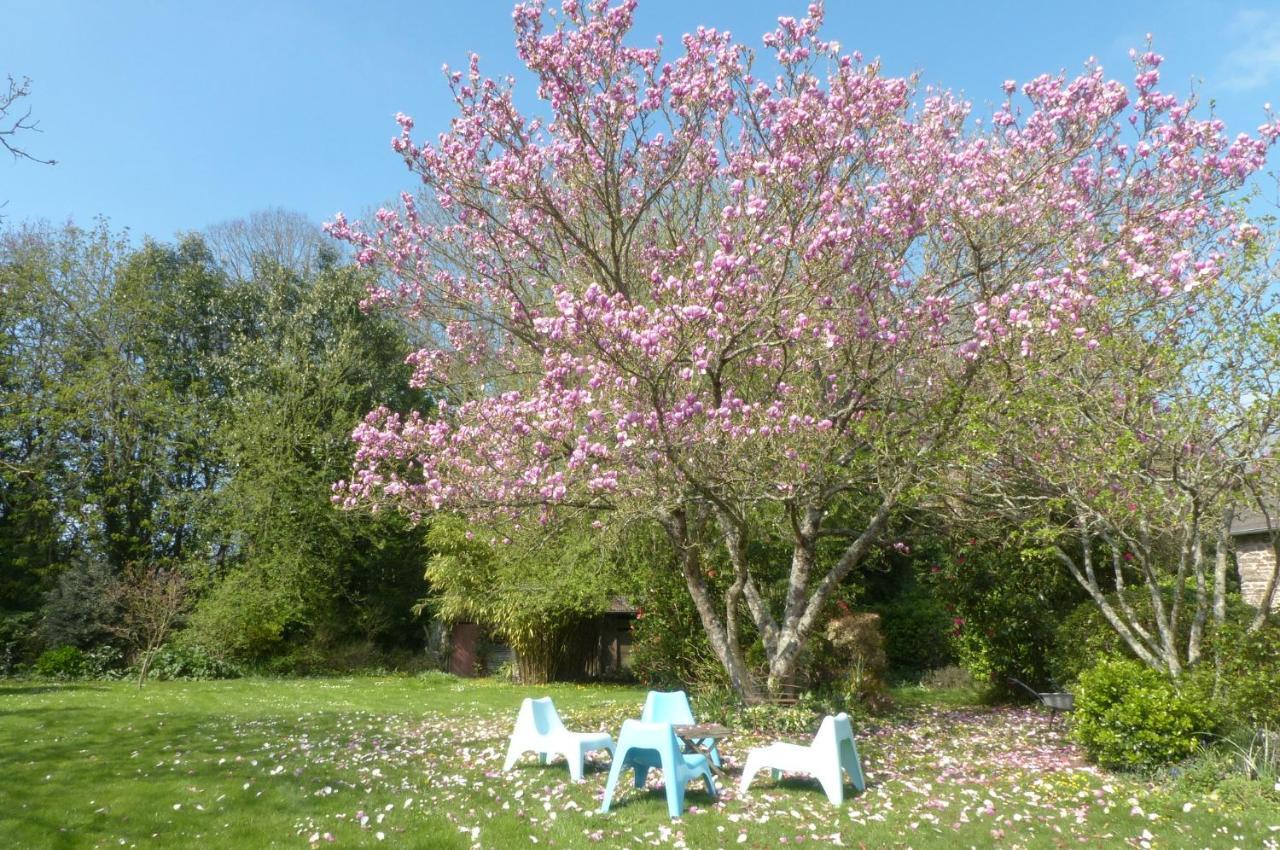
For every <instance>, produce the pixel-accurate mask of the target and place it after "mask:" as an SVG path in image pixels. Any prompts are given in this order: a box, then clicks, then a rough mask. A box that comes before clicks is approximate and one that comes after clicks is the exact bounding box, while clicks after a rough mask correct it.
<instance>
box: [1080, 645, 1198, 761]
mask: <svg viewBox="0 0 1280 850" xmlns="http://www.w3.org/2000/svg"><path fill="white" fill-rule="evenodd" d="M1181 688H1182V689H1181V690H1179V688H1178V687H1176V686H1175V683H1174V682H1172V681H1171V680H1170V679H1168V678H1167V677H1165V676H1164V675H1162V674H1160V673H1159V672H1157V671H1155V670H1152V669H1151V668H1150V667H1147V666H1146V665H1144V664H1141V663H1140V662H1137V661H1133V660H1130V659H1127V658H1109V659H1104V660H1102V661H1101V662H1099V663H1098V664H1097V665H1095V666H1094V667H1092V668H1090V669H1089V670H1086V671H1085V672H1083V673H1082V674H1081V675H1080V678H1079V681H1078V683H1077V685H1076V690H1075V696H1076V700H1075V709H1076V710H1075V715H1074V718H1073V723H1072V729H1071V733H1072V736H1073V737H1074V738H1075V740H1076V741H1077V742H1079V743H1080V745H1081V746H1082V747H1084V750H1085V752H1086V753H1088V755H1089V757H1090V758H1091V759H1093V760H1094V761H1096V762H1097V763H1098V764H1100V765H1102V766H1104V767H1109V768H1115V769H1121V770H1138V769H1147V768H1152V767H1157V766H1159V765H1162V764H1168V763H1170V762H1175V761H1178V760H1180V759H1184V758H1186V757H1188V756H1190V755H1191V754H1192V753H1194V752H1195V751H1196V750H1197V749H1198V748H1199V746H1200V741H1201V739H1202V738H1204V737H1205V736H1206V735H1209V734H1211V733H1212V732H1213V731H1214V729H1215V728H1216V727H1217V725H1218V718H1217V716H1216V713H1215V709H1214V706H1213V703H1212V701H1211V699H1210V698H1209V693H1208V690H1207V689H1205V688H1204V687H1202V686H1201V684H1200V683H1198V682H1196V681H1185V682H1183V683H1182V684H1181Z"/></svg>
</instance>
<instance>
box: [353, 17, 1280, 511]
mask: <svg viewBox="0 0 1280 850" xmlns="http://www.w3.org/2000/svg"><path fill="white" fill-rule="evenodd" d="M634 9H635V2H634V0H627V2H621V3H619V4H617V5H614V6H610V5H608V3H607V2H605V0H591V2H589V3H585V4H584V3H581V2H576V0H567V2H565V3H564V4H563V7H562V8H561V9H559V10H558V11H553V10H549V9H547V8H546V7H545V4H544V3H543V2H528V3H521V4H519V5H517V6H516V7H515V12H514V16H513V17H514V21H515V28H516V34H517V37H516V44H517V49H518V52H519V55H520V57H521V59H522V60H523V61H524V62H525V63H526V64H527V66H528V67H529V69H530V70H531V71H532V72H533V73H534V74H535V75H536V77H537V80H538V87H537V96H538V98H539V100H540V101H541V105H540V106H539V108H538V109H536V110H534V111H533V112H525V111H522V110H521V109H520V108H518V107H517V104H516V98H515V91H514V83H513V81H511V80H509V79H508V80H493V79H489V78H486V77H483V76H482V75H481V73H480V70H479V63H478V60H477V58H476V57H474V56H473V57H472V58H471V61H470V63H469V66H468V68H467V70H466V71H449V70H448V69H446V73H447V76H448V80H449V85H450V86H451V88H452V90H453V94H454V99H455V102H456V104H457V116H456V117H455V118H454V119H453V122H452V124H451V126H450V128H449V129H448V131H447V132H444V133H441V134H440V135H439V136H438V137H437V138H436V139H435V140H434V141H433V142H428V141H423V140H420V139H415V138H414V136H413V130H414V124H413V121H412V119H410V118H409V117H408V116H404V115H401V116H398V122H399V124H400V127H401V132H400V135H399V136H398V137H397V138H396V139H395V140H394V141H393V143H392V147H393V149H394V150H395V151H396V152H397V153H398V154H399V155H401V156H402V157H403V158H404V161H405V163H406V164H407V166H408V167H409V169H410V170H411V171H413V172H414V173H415V174H416V175H418V176H419V177H420V178H421V181H422V184H423V192H422V195H421V196H420V197H417V198H415V197H414V196H412V195H410V194H408V193H406V194H405V195H404V196H403V198H402V201H403V203H402V208H401V209H399V210H398V211H392V210H382V211H380V212H379V213H378V215H377V217H376V222H375V223H374V224H372V225H370V226H367V227H365V226H360V225H357V224H354V223H352V222H349V221H348V220H347V219H345V218H344V217H342V216H341V215H339V216H338V217H337V218H336V219H335V221H334V222H332V223H331V224H330V225H329V229H330V232H331V233H332V234H333V235H334V236H336V237H338V238H340V239H344V240H347V241H349V242H350V243H352V245H353V246H354V247H355V249H356V251H357V254H358V257H359V260H360V262H361V263H362V264H365V265H370V266H377V267H378V268H380V269H382V270H383V271H384V272H386V275H385V276H384V279H388V280H392V281H394V282H393V284H391V285H389V286H386V285H379V286H377V287H375V288H373V289H372V290H371V291H370V294H369V302H370V303H371V304H397V305H400V306H402V307H403V308H405V309H406V311H407V314H408V315H409V316H410V317H412V318H413V319H414V320H415V321H417V322H419V323H421V324H422V326H423V327H424V328H425V329H426V331H427V333H428V335H429V338H430V339H431V340H432V344H431V345H430V346H429V347H427V348H424V349H423V350H421V351H418V352H416V353H414V354H412V355H410V357H409V363H410V364H412V366H413V368H414V378H413V382H414V384H415V385H416V386H420V387H424V388H427V389H429V390H430V391H431V392H432V394H433V396H434V398H435V399H436V401H437V405H436V408H435V409H434V410H433V411H432V413H431V415H430V416H423V415H419V414H416V413H415V414H411V415H408V416H402V415H399V414H396V413H393V412H391V411H388V410H382V409H379V410H375V411H373V412H372V413H370V414H369V416H368V417H367V418H366V420H365V422H364V423H363V424H362V425H361V426H360V427H359V428H358V429H357V430H356V432H355V435H354V437H355V440H356V441H357V443H358V444H359V453H358V455H357V459H356V465H355V469H354V472H353V477H352V479H351V480H350V481H344V482H339V483H338V485H336V487H335V500H336V501H338V502H340V503H342V504H344V505H348V506H351V505H355V504H357V503H361V502H366V503H371V504H373V505H375V506H376V505H378V504H381V503H383V502H390V503H393V504H395V505H397V506H399V507H401V508H404V509H407V510H409V511H410V512H417V511H423V510H429V509H436V508H440V507H443V506H456V507H467V508H492V507H507V508H523V507H528V506H545V505H548V504H564V503H569V504H597V505H605V504H614V503H618V502H620V501H622V500H627V499H631V500H637V502H638V503H640V504H647V505H655V504H657V503H659V502H663V501H670V500H672V499H676V498H679V494H681V493H684V492H687V491H688V489H689V488H704V489H710V490H718V491H732V492H735V493H739V494H742V493H746V494H748V497H749V498H786V497H788V496H791V495H793V494H795V493H797V492H801V491H803V490H804V489H805V488H812V487H815V486H829V485H830V482H831V481H832V480H833V476H837V477H838V475H839V474H842V473H840V472H839V471H840V470H847V469H848V468H849V457H850V453H851V452H862V453H870V454H877V453H880V454H883V453H884V452H886V451H902V450H903V449H904V447H905V449H906V450H908V451H909V450H910V449H911V446H912V444H913V440H918V439H921V435H922V434H923V433H924V432H925V431H926V430H927V428H928V412H929V411H934V410H937V409H938V407H939V405H946V404H951V403H953V402H954V399H955V397H956V394H957V390H958V388H961V387H963V386H965V385H966V383H965V382H966V381H967V380H968V378H969V377H971V376H972V373H973V369H975V368H978V367H980V366H981V365H982V364H984V363H986V362H989V361H992V360H997V359H999V358H1002V357H1011V358H1026V357H1035V356H1037V355H1038V354H1039V353H1040V352H1042V351H1044V350H1047V349H1050V348H1052V347H1054V346H1067V345H1084V346H1089V347H1092V346H1096V345H1097V340H1098V338H1099V337H1100V336H1102V335H1103V334H1105V333H1106V329H1107V324H1108V320H1109V317H1108V315H1107V313H1106V311H1105V309H1104V306H1103V305H1105V303H1106V302H1107V299H1108V297H1109V296H1111V295H1113V294H1115V293H1120V292H1123V293H1125V294H1126V299H1127V301H1128V303H1129V304H1130V305H1131V306H1132V305H1133V304H1135V303H1141V302H1143V301H1144V300H1145V301H1147V302H1150V303H1158V302H1160V301H1162V300H1165V299H1170V298H1178V297H1180V295H1181V294H1182V293H1184V292H1188V291H1191V290H1194V289H1196V288H1197V287H1201V286H1205V285H1209V284H1212V283H1213V282H1214V281H1215V280H1216V279H1217V277H1218V276H1219V275H1220V274H1221V271H1222V268H1223V262H1224V259H1225V258H1226V257H1227V256H1228V255H1229V253H1230V252H1231V251H1233V250H1235V249H1236V247H1237V246H1238V243H1239V242H1240V241H1241V240H1244V239H1248V238H1250V236H1251V234H1252V230H1251V228H1250V226H1249V225H1247V223H1245V222H1243V221H1242V220H1240V219H1239V217H1238V213H1237V211H1236V210H1235V208H1233V207H1232V206H1231V204H1230V203H1229V201H1230V193H1231V192H1233V190H1235V189H1237V188H1238V187H1239V186H1241V184H1242V183H1243V181H1245V180H1246V178H1247V177H1248V176H1249V175H1250V174H1252V173H1254V172H1255V171H1257V170H1258V169H1259V168H1260V167H1261V166H1262V165H1263V163H1264V161H1265V158H1266V155H1267V150H1268V147H1269V146H1270V145H1271V144H1273V143H1274V142H1275V139H1276V137H1277V135H1278V133H1280V125H1277V124H1275V123H1269V124H1267V125H1265V126H1264V127H1263V128H1262V129H1261V132H1260V134H1259V136H1260V137H1259V138H1251V137H1248V136H1243V135H1242V136H1240V137H1238V138H1236V139H1233V140H1229V139H1227V138H1226V137H1225V136H1224V133H1223V127H1222V124H1221V122H1219V121H1217V120H1212V119H1211V120H1202V119H1198V118H1196V117H1194V111H1195V110H1194V105H1195V104H1194V103H1192V102H1183V101H1179V100H1178V99H1176V98H1174V97H1172V96H1170V95H1167V94H1163V93H1161V92H1160V91H1159V89H1158V81H1159V70H1158V68H1159V65H1160V57H1159V56H1158V55H1156V54H1154V53H1150V52H1147V53H1145V54H1142V55H1136V54H1135V57H1134V61H1135V66H1136V78H1135V80H1134V85H1133V87H1132V88H1130V87H1126V86H1125V85H1124V84H1122V83H1120V82H1117V81H1115V80H1111V79H1108V78H1107V77H1106V76H1105V75H1104V73H1103V70H1102V68H1101V67H1099V66H1098V65H1097V64H1096V63H1090V64H1089V65H1088V66H1087V67H1086V69H1085V71H1084V73H1082V74H1081V75H1080V76H1077V77H1074V78H1068V77H1067V76H1066V75H1062V74H1059V75H1044V76H1040V77H1037V78H1035V79H1033V80H1031V81H1029V82H1026V83H1025V84H1023V85H1021V86H1020V87H1019V86H1018V85H1017V84H1016V83H1015V82H1013V81H1009V82H1006V83H1005V85H1004V94H1005V96H1006V97H1005V100H1004V102H1003V103H1002V104H1001V105H1000V106H999V107H998V108H997V110H996V111H995V114H994V115H992V116H990V118H989V119H988V120H982V119H979V118H975V117H974V116H973V115H972V108H971V105H970V104H969V103H967V102H964V101H962V100H961V99H959V98H957V97H956V96H955V95H953V94H951V93H949V92H946V91H937V90H932V89H926V90H924V91H923V92H919V91H917V90H916V88H915V86H914V83H913V81H912V80H908V79H898V78H892V77H888V76H886V75H884V74H883V73H882V71H881V68H880V67H879V65H878V64H877V63H875V62H870V63H868V62H864V61H863V59H862V57H861V56H860V55H859V54H857V53H854V54H852V55H850V54H846V53H843V52H841V50H840V47H839V45H837V44H835V43H833V42H829V41H823V40H822V39H821V38H820V30H821V24H822V9H821V6H820V5H815V6H813V7H811V8H810V10H809V15H808V17H807V18H805V19H803V20H794V19H787V18H783V19H781V20H780V21H779V25H778V28H777V29H776V30H775V31H773V32H772V33H769V34H768V35H766V36H765V38H764V45H765V53H764V54H763V57H758V56H756V55H755V54H754V53H753V52H752V51H750V50H748V49H747V48H746V47H745V46H743V45H741V44H738V43H736V42H734V41H733V39H732V38H731V37H730V36H729V34H728V33H724V32H719V31H716V30H714V29H704V28H700V29H698V30H697V31H696V32H693V33H690V34H688V35H686V36H684V38H683V40H682V43H681V45H680V51H679V55H678V56H676V57H675V58H672V59H669V60H668V59H664V57H663V52H662V44H661V41H659V44H658V45H657V46H656V47H653V48H637V47H632V46H630V45H628V44H627V41H626V37H627V34H628V31H629V29H630V27H631V23H632V16H633V12H634ZM761 67H767V69H768V70H767V72H766V71H763V70H759V69H760V68H761ZM420 208H421V209H420ZM833 470H834V472H833Z"/></svg>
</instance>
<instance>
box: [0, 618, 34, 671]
mask: <svg viewBox="0 0 1280 850" xmlns="http://www.w3.org/2000/svg"><path fill="white" fill-rule="evenodd" d="M35 624H36V615H35V612H34V611H0V676H12V675H13V674H14V673H15V672H17V668H18V664H19V663H20V662H22V661H23V660H25V659H27V658H29V657H30V656H29V655H28V651H29V649H30V646H31V643H32V640H33V637H34V635H33V632H34V630H35Z"/></svg>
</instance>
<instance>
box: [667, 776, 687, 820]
mask: <svg viewBox="0 0 1280 850" xmlns="http://www.w3.org/2000/svg"><path fill="white" fill-rule="evenodd" d="M667 814H669V815H671V817H673V818H678V817H680V815H682V814H684V786H683V785H681V784H680V783H679V782H667Z"/></svg>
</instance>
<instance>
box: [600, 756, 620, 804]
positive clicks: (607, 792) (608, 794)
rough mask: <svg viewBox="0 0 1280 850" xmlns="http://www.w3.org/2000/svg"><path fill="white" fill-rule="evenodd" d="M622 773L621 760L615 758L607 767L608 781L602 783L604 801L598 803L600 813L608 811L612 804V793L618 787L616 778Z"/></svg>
mask: <svg viewBox="0 0 1280 850" xmlns="http://www.w3.org/2000/svg"><path fill="white" fill-rule="evenodd" d="M621 773H622V759H618V758H615V759H614V760H613V764H612V765H610V766H609V779H608V780H607V781H606V782H605V783H604V799H603V800H601V801H600V811H602V812H607V811H609V806H610V805H611V804H612V803H613V792H614V790H615V789H616V788H617V787H618V776H619V775H620V774H621Z"/></svg>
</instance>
